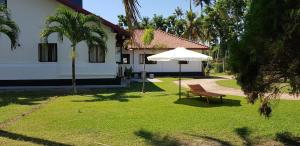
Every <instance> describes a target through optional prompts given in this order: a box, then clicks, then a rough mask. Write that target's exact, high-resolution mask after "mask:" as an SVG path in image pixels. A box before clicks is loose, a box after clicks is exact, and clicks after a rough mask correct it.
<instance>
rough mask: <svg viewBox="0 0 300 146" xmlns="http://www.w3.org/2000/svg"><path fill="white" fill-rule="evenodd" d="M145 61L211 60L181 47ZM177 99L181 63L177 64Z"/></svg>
mask: <svg viewBox="0 0 300 146" xmlns="http://www.w3.org/2000/svg"><path fill="white" fill-rule="evenodd" d="M147 59H148V60H150V61H209V60H212V59H213V58H212V57H210V56H207V55H204V54H201V53H198V52H194V51H190V50H187V49H186V48H183V47H178V48H176V49H174V50H170V51H166V52H162V53H159V54H156V55H152V56H149V57H147ZM179 98H181V63H179Z"/></svg>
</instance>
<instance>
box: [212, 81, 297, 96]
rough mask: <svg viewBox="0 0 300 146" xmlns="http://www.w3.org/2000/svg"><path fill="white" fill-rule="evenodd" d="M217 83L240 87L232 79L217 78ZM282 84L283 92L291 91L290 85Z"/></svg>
mask: <svg viewBox="0 0 300 146" xmlns="http://www.w3.org/2000/svg"><path fill="white" fill-rule="evenodd" d="M217 84H218V85H220V86H224V87H228V88H235V89H241V86H240V85H238V84H237V81H236V80H234V79H231V80H219V81H217ZM282 86H284V87H283V88H282V89H281V90H282V92H284V93H289V92H290V91H291V88H290V86H286V84H282Z"/></svg>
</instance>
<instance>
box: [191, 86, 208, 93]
mask: <svg viewBox="0 0 300 146" xmlns="http://www.w3.org/2000/svg"><path fill="white" fill-rule="evenodd" d="M188 86H189V87H190V88H191V90H192V91H200V92H206V91H205V89H204V88H203V87H202V86H201V85H200V84H195V85H188Z"/></svg>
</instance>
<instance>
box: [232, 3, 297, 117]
mask: <svg viewBox="0 0 300 146" xmlns="http://www.w3.org/2000/svg"><path fill="white" fill-rule="evenodd" d="M299 24H300V1H295V0H273V1H270V0H253V1H252V3H251V5H250V10H249V13H248V15H247V17H246V20H245V30H244V32H243V34H242V35H241V36H240V38H237V39H236V40H235V41H234V42H232V43H231V51H230V52H231V53H230V65H231V67H232V71H233V73H235V74H236V76H237V80H238V83H239V84H240V85H241V87H242V89H243V91H244V92H245V93H246V94H247V96H248V99H249V101H250V102H251V103H254V102H255V101H256V100H258V99H260V100H261V101H262V106H261V108H260V111H261V113H262V114H264V115H266V116H270V114H271V111H272V110H271V105H270V100H271V99H273V98H276V97H278V96H277V95H278V94H280V92H281V91H280V88H282V86H281V85H282V84H281V83H288V85H290V86H291V88H292V90H291V91H290V93H291V94H295V95H298V94H299V91H300V47H299V46H300V42H299V38H300V25H299Z"/></svg>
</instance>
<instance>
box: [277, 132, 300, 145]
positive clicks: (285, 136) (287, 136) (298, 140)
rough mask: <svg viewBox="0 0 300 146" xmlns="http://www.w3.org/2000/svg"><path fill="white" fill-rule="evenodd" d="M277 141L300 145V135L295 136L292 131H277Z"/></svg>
mask: <svg viewBox="0 0 300 146" xmlns="http://www.w3.org/2000/svg"><path fill="white" fill-rule="evenodd" d="M276 141H279V142H281V143H283V144H284V145H288V146H296V145H300V137H295V136H293V135H292V134H291V133H290V132H282V133H277V134H276Z"/></svg>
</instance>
